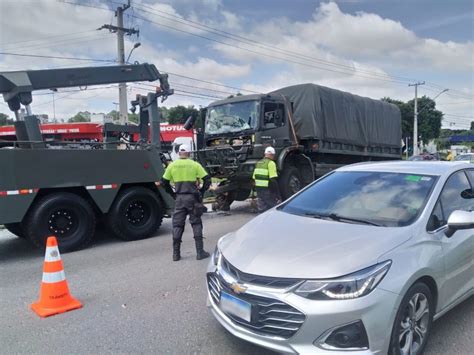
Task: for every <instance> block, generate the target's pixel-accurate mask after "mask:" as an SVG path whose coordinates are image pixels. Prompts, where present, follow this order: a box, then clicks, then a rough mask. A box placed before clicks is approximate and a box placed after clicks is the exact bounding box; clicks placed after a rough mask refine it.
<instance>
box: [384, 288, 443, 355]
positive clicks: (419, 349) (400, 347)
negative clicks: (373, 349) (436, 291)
mask: <svg viewBox="0 0 474 355" xmlns="http://www.w3.org/2000/svg"><path fill="white" fill-rule="evenodd" d="M434 312H435V306H434V302H433V295H432V293H431V291H430V289H429V287H428V286H427V285H426V284H425V283H422V282H417V283H415V284H414V285H413V286H412V287H410V289H409V290H408V291H407V293H406V294H405V296H404V297H403V300H402V302H401V303H400V307H399V309H398V311H397V315H396V317H395V321H394V323H393V328H392V335H391V338H390V349H389V354H390V355H401V354H416V355H418V354H422V353H423V351H424V349H425V346H426V343H427V341H428V338H429V335H430V332H431V326H432V324H433V315H434ZM410 349H411V352H410Z"/></svg>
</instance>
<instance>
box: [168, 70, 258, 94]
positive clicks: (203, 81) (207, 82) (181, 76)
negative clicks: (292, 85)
mask: <svg viewBox="0 0 474 355" xmlns="http://www.w3.org/2000/svg"><path fill="white" fill-rule="evenodd" d="M164 72H165V73H167V74H169V75H174V76H177V77H180V78H185V79H189V80H194V81H200V82H202V83H206V84H211V85H217V86H221V87H225V88H229V89H234V90H239V91H240V92H242V91H246V92H251V93H254V94H262V93H261V92H258V91H254V90H248V89H243V88H239V87H235V86H230V85H224V84H220V83H216V82H214V81H207V80H203V79H198V78H193V77H190V76H186V75H182V74H176V73H172V72H169V71H166V70H164Z"/></svg>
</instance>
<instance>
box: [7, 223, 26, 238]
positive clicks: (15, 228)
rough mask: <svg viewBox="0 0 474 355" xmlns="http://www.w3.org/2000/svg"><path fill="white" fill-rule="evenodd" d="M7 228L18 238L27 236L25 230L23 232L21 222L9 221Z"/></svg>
mask: <svg viewBox="0 0 474 355" xmlns="http://www.w3.org/2000/svg"><path fill="white" fill-rule="evenodd" d="M5 228H6V229H7V231H9V232H10V233H12V234H15V235H16V236H17V237H18V238H22V239H24V238H25V232H23V227H22V225H21V223H8V224H5Z"/></svg>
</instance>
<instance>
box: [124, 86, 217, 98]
mask: <svg viewBox="0 0 474 355" xmlns="http://www.w3.org/2000/svg"><path fill="white" fill-rule="evenodd" d="M131 87H132V88H133V89H136V90H141V91H145V92H150V90H148V89H145V88H142V87H138V86H131ZM173 96H183V97H191V98H195V99H201V100H205V101H208V102H209V101H213V100H215V98H210V97H207V96H202V95H200V94H197V93H193V94H183V93H181V92H175V93H174V94H173Z"/></svg>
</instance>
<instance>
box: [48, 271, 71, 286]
mask: <svg viewBox="0 0 474 355" xmlns="http://www.w3.org/2000/svg"><path fill="white" fill-rule="evenodd" d="M64 280H66V274H65V273H64V270H61V271H58V272H43V282H44V283H47V284H52V283H55V282H60V281H64Z"/></svg>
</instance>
